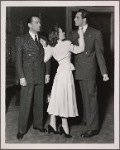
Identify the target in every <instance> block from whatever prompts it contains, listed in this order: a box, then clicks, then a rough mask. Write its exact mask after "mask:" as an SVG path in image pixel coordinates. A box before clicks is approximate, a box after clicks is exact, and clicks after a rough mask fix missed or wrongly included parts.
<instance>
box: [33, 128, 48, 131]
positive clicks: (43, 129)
mask: <svg viewBox="0 0 120 150" xmlns="http://www.w3.org/2000/svg"><path fill="white" fill-rule="evenodd" d="M33 129H35V130H39V131H40V132H47V130H46V129H45V128H42V129H39V128H35V127H33Z"/></svg>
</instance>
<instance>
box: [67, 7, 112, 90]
mask: <svg viewBox="0 0 120 150" xmlns="http://www.w3.org/2000/svg"><path fill="white" fill-rule="evenodd" d="M79 9H86V10H88V11H89V12H96V13H100V12H102V13H110V14H111V19H110V22H111V27H110V51H111V55H112V56H111V64H114V60H113V59H114V56H113V55H114V6H77V7H66V36H67V38H68V37H69V33H70V32H71V31H72V12H73V11H77V10H79ZM111 70H112V71H114V65H113V66H111ZM110 77H111V87H112V88H113V87H114V73H113V72H111V73H110Z"/></svg>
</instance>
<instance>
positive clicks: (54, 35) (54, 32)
mask: <svg viewBox="0 0 120 150" xmlns="http://www.w3.org/2000/svg"><path fill="white" fill-rule="evenodd" d="M58 39H59V27H58V26H55V27H53V28H52V29H51V30H50V31H49V45H50V46H52V47H54V46H55V45H56V44H57V40H58Z"/></svg>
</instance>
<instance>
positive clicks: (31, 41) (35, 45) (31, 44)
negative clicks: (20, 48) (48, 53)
mask: <svg viewBox="0 0 120 150" xmlns="http://www.w3.org/2000/svg"><path fill="white" fill-rule="evenodd" d="M26 40H27V41H28V44H29V45H30V46H32V47H33V48H34V49H36V50H39V46H38V45H37V44H36V42H35V41H34V40H33V38H32V37H31V36H30V34H29V33H27V34H26Z"/></svg>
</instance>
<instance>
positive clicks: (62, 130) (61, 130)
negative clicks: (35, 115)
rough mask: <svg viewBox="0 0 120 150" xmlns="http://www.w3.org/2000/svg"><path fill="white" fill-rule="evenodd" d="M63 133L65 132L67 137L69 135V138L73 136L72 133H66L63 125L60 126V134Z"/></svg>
mask: <svg viewBox="0 0 120 150" xmlns="http://www.w3.org/2000/svg"><path fill="white" fill-rule="evenodd" d="M62 134H64V135H65V137H67V138H71V137H72V135H70V134H67V133H65V131H64V129H63V127H62V126H61V127H60V135H62Z"/></svg>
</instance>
